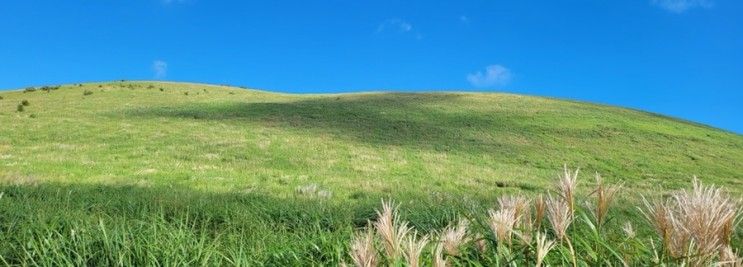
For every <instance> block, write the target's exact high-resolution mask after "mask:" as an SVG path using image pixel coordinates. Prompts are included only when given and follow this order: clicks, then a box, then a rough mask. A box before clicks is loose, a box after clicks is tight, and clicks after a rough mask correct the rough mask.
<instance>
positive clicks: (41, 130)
mask: <svg viewBox="0 0 743 267" xmlns="http://www.w3.org/2000/svg"><path fill="white" fill-rule="evenodd" d="M0 97H2V99H0V181H1V185H0V192H2V197H0V242H1V243H0V256H1V257H2V259H1V261H0V263H3V264H7V265H51V266H58V265H198V264H207V265H231V264H238V265H271V266H287V265H336V264H338V263H339V262H341V261H343V262H350V261H351V260H350V258H349V256H348V242H349V240H350V238H351V236H352V234H353V233H354V232H355V231H356V230H358V229H360V228H361V227H364V226H366V224H367V221H368V220H374V219H375V218H376V214H375V209H379V204H380V199H382V198H385V199H394V200H396V201H397V202H398V203H400V204H401V209H400V212H401V216H402V218H404V219H405V220H408V221H409V222H410V224H411V225H413V226H414V227H416V228H417V229H418V230H419V231H420V232H422V233H427V232H431V231H434V230H437V229H441V228H443V227H445V226H446V225H448V224H449V223H450V222H452V221H455V220H456V218H457V217H459V216H463V214H476V213H481V214H485V210H487V209H489V208H493V207H494V206H495V205H496V200H497V199H498V198H499V197H500V196H502V195H504V194H523V195H526V196H534V195H537V194H541V193H545V192H547V190H548V189H550V188H552V184H553V183H554V181H555V179H556V177H557V176H558V175H559V174H560V173H561V170H562V167H563V165H564V164H567V165H568V166H570V167H579V168H581V174H582V175H581V176H580V180H579V184H578V191H579V192H581V193H582V194H583V195H586V196H587V195H588V193H590V191H591V190H592V188H593V186H594V184H595V183H594V180H593V175H594V173H600V174H601V175H602V176H603V177H604V179H605V180H606V181H607V182H608V183H620V182H623V183H624V188H623V191H622V193H621V196H620V197H619V199H618V200H617V202H616V203H617V204H616V205H615V206H616V208H615V209H613V210H612V213H611V214H612V218H615V219H613V220H610V221H609V222H607V223H608V224H611V225H614V226H620V225H622V223H624V222H625V221H627V220H630V221H634V222H636V224H638V225H637V226H638V231H639V232H640V233H643V234H644V235H646V236H648V237H649V236H651V235H652V229H651V228H650V227H649V226H646V227H642V226H640V225H641V224H642V222H641V221H642V220H643V219H642V218H641V216H640V215H639V214H638V213H637V210H636V209H635V207H634V206H635V205H636V204H638V203H639V200H640V196H641V195H646V196H649V197H658V196H661V195H663V194H666V193H668V192H671V191H672V190H677V189H681V188H688V187H689V186H690V185H691V181H692V176H694V175H696V176H698V177H699V178H700V179H701V180H702V181H703V182H704V183H705V184H715V185H717V186H721V187H724V188H725V189H726V190H727V191H729V192H730V193H731V194H732V195H734V196H735V195H738V196H739V194H742V193H743V136H741V135H738V134H735V133H730V132H726V131H722V130H718V129H715V128H711V127H707V126H704V125H699V124H694V123H690V122H686V121H681V120H677V119H673V118H668V117H664V116H660V115H656V114H651V113H646V112H642V111H635V110H628V109H622V108H618V107H610V106H603V105H595V104H588V103H581V102H574V101H564V100H555V99H548V98H540V97H530V96H520V95H512V94H496V93H416V94H411V93H358V94H337V95H293V94H278V93H271V92H264V91H257V90H248V89H240V88H233V87H225V86H212V85H200V84H184V83H157V82H111V83H88V84H82V85H65V86H62V87H60V88H59V89H56V90H48V91H42V90H36V91H33V92H23V91H7V92H0ZM23 100H26V101H28V105H26V106H23V105H21V106H23V108H22V109H23V111H18V109H20V107H19V104H21V102H22V101H23ZM690 108H694V107H690ZM576 228H577V229H576V230H575V231H583V230H585V229H584V228H580V227H579V226H576ZM607 228H609V227H607ZM614 228H617V229H618V227H614ZM738 228H739V227H738ZM581 229H582V230H581ZM586 229H587V228H586ZM739 230H740V229H737V231H736V234H735V235H736V240H737V241H733V244H734V248H738V249H740V247H741V246H740V241H739V240H740V239H741V235H742V234H741V233H740V232H741V231H739ZM586 231H587V230H586ZM605 234H606V238H605V239H606V240H614V241H615V239H616V238H618V237H617V236H620V235H621V233H620V231H619V230H617V231H615V232H612V231H607V233H605ZM614 241H612V242H614ZM607 242H609V241H607ZM576 246H578V247H583V248H584V249H583V250H581V251H586V248H589V247H591V246H592V245H591V244H577V245H576ZM426 251H428V250H426ZM597 251H598V250H597ZM644 251H645V253H648V255H649V254H650V252H649V249H648V248H645V250H644ZM589 254H591V253H590V252H586V255H587V256H585V257H582V258H587V259H588V260H585V263H586V264H588V265H594V264H601V263H602V262H603V261H602V260H607V259H604V258H603V257H604V256H606V257H607V258H611V257H613V256H611V255H609V252H606V251H603V252H596V253H594V254H596V255H599V256H596V257H598V258H599V259H593V261H592V260H590V257H589V256H590V255H589ZM596 257H594V258H596ZM466 259H471V258H466ZM466 259H459V258H452V259H450V263H452V264H454V265H470V264H474V263H472V262H469V261H468V260H466ZM481 260H482V259H481ZM616 260H617V259H608V260H607V262H615V263H616V262H617V261H616ZM481 262H486V263H484V265H489V264H487V262H488V261H487V260H482V261H481ZM526 262H528V260H526ZM490 263H493V262H490ZM548 263H550V264H551V265H561V264H569V262H567V261H566V259H565V258H560V257H557V256H555V257H553V258H548ZM645 263H647V261H645ZM497 264H499V265H500V264H503V262H497Z"/></svg>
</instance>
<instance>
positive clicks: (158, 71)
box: [152, 60, 168, 79]
mask: <svg viewBox="0 0 743 267" xmlns="http://www.w3.org/2000/svg"><path fill="white" fill-rule="evenodd" d="M152 72H153V73H154V75H155V79H163V78H165V76H167V75H168V62H165V61H162V60H155V61H153V62H152Z"/></svg>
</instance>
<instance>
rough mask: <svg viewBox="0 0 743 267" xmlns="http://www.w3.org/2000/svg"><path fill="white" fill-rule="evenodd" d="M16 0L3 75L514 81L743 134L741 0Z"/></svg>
mask: <svg viewBox="0 0 743 267" xmlns="http://www.w3.org/2000/svg"><path fill="white" fill-rule="evenodd" d="M257 2H258V1H207V0H129V1H114V0H100V1H93V0H77V1H76V0H69V1H58V0H48V1H41V0H23V1H21V0H16V1H5V2H4V3H3V4H2V7H1V8H0V88H3V89H15V88H21V87H26V86H34V85H45V84H60V83H75V82H85V81H107V80H118V79H127V80H149V79H160V80H171V81H194V82H204V83H218V84H230V85H241V86H248V87H252V88H260V89H267V90H272V91H284V92H346V91H365V90H396V91H408V90H410V91H420V90H467V91H505V92H512V93H521V94H531V95H542V96H552V97H559V98H570V99H578V100H586V101H591V102H598V103H607V104H612V105H619V106H625V107H632V108H637V109H643V110H647V111H652V112H657V113H662V114H666V115H670V116H674V117H680V118H684V119H688V120H692V121H697V122H701V123H705V124H709V125H712V126H716V127H720V128H723V129H727V130H731V131H734V132H737V133H743V118H742V117H743V1H739V0H631V1H594V0H583V1H570V0H567V1H529V0H524V1H494V0H490V1H430V0H427V1H384V0H382V1H356V0H354V1H351V0H336V1H315V2H312V3H310V1H280V0H279V1H262V2H261V3H257Z"/></svg>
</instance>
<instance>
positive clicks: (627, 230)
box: [622, 221, 637, 239]
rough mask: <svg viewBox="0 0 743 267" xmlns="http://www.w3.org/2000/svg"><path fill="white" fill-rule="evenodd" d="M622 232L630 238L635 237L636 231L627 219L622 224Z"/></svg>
mask: <svg viewBox="0 0 743 267" xmlns="http://www.w3.org/2000/svg"><path fill="white" fill-rule="evenodd" d="M622 232H624V235H625V236H626V237H627V238H630V239H632V238H635V236H637V233H636V232H635V227H634V226H632V223H631V222H629V221H628V222H625V223H624V225H623V226H622Z"/></svg>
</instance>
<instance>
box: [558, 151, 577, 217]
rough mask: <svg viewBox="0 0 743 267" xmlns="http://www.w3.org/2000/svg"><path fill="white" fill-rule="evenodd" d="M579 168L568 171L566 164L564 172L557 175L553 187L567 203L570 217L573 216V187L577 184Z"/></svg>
mask: <svg viewBox="0 0 743 267" xmlns="http://www.w3.org/2000/svg"><path fill="white" fill-rule="evenodd" d="M579 171H580V169H575V172H572V173H571V172H570V170H569V169H568V165H567V164H565V166H564V173H563V174H562V175H560V176H559V177H558V180H557V184H555V189H556V190H557V193H558V194H560V197H562V199H563V200H564V201H565V202H566V203H567V204H568V208H569V211H570V217H572V216H573V213H574V211H575V188H576V186H577V185H578V172H579Z"/></svg>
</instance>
